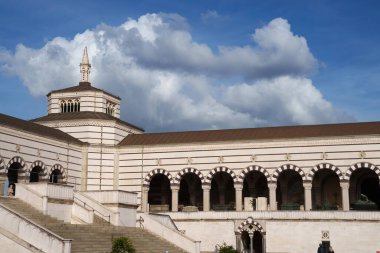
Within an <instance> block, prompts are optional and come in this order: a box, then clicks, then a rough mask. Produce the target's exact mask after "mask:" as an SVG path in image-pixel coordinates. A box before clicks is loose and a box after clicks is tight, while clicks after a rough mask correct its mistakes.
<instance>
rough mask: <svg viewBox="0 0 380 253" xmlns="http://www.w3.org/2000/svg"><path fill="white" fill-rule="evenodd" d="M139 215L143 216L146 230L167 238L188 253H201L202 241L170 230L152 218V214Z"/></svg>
mask: <svg viewBox="0 0 380 253" xmlns="http://www.w3.org/2000/svg"><path fill="white" fill-rule="evenodd" d="M139 215H141V217H142V218H143V219H144V223H143V225H144V229H146V230H149V231H150V232H152V233H154V234H156V235H158V236H160V237H162V238H165V239H166V240H168V241H169V242H171V243H173V244H174V245H176V246H177V247H179V248H181V249H183V250H185V251H186V252H189V253H200V249H201V242H200V241H195V240H193V239H191V238H189V237H188V236H186V235H184V234H182V233H180V232H179V231H174V230H172V229H171V228H168V227H167V226H165V225H163V224H161V223H160V222H158V221H157V220H155V219H154V218H152V217H151V215H150V214H146V213H140V214H139Z"/></svg>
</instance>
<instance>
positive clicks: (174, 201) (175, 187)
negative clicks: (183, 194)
mask: <svg viewBox="0 0 380 253" xmlns="http://www.w3.org/2000/svg"><path fill="white" fill-rule="evenodd" d="M170 188H171V190H172V212H178V191H179V185H172V186H171V187H170Z"/></svg>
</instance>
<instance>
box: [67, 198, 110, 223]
mask: <svg viewBox="0 0 380 253" xmlns="http://www.w3.org/2000/svg"><path fill="white" fill-rule="evenodd" d="M74 200H79V202H81V203H83V207H84V208H86V207H87V206H88V207H89V208H91V210H90V211H93V212H94V213H98V214H100V215H101V216H103V217H108V223H111V215H104V214H102V213H100V212H99V211H97V210H95V209H94V208H93V207H91V206H90V205H89V204H87V203H86V202H84V201H83V200H81V199H79V198H77V197H75V196H74Z"/></svg>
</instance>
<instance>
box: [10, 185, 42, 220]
mask: <svg viewBox="0 0 380 253" xmlns="http://www.w3.org/2000/svg"><path fill="white" fill-rule="evenodd" d="M38 186H40V185H38ZM40 188H41V187H36V188H35V189H30V188H29V187H28V186H26V184H22V183H17V184H16V198H19V199H22V200H23V201H24V202H26V203H28V204H29V205H31V206H32V207H34V208H36V209H37V210H39V211H41V212H43V213H44V214H46V213H47V197H46V196H42V194H40V190H41V189H40Z"/></svg>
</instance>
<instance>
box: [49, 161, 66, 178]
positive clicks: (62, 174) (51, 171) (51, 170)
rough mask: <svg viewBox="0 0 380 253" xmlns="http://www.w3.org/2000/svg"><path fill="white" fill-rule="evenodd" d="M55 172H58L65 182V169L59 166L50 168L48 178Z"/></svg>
mask: <svg viewBox="0 0 380 253" xmlns="http://www.w3.org/2000/svg"><path fill="white" fill-rule="evenodd" d="M55 170H59V172H60V173H61V176H62V180H63V181H65V180H66V173H65V168H63V166H62V165H60V164H58V163H57V164H55V165H53V167H51V169H50V171H49V176H50V175H51V174H52V173H53V171H55Z"/></svg>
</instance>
